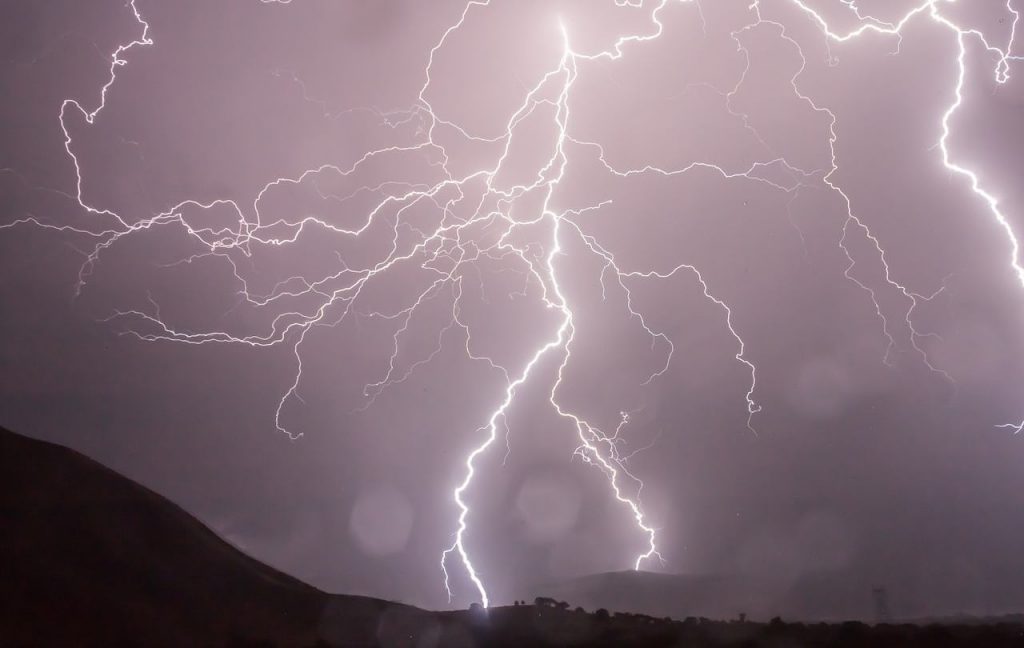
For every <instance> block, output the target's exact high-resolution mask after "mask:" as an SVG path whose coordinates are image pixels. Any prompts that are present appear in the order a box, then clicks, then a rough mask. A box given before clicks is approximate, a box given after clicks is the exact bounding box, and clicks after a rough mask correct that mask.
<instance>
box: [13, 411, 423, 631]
mask: <svg viewBox="0 0 1024 648" xmlns="http://www.w3.org/2000/svg"><path fill="white" fill-rule="evenodd" d="M385 613H386V614H387V620H388V623H389V624H390V626H393V627H392V628H391V629H390V631H391V632H402V631H404V626H406V625H407V624H412V625H414V626H420V625H423V624H424V623H428V622H429V619H428V617H429V616H430V615H429V613H427V612H423V611H420V610H417V609H416V608H412V607H409V606H404V605H400V604H395V603H389V602H386V601H380V600H377V599H371V598H364V597H357V596H333V595H328V594H326V593H324V592H321V591H320V590H317V589H315V588H313V587H311V586H309V585H307V584H305V583H303V582H301V581H299V580H297V579H295V578H292V577H290V576H287V575H285V574H283V573H281V572H279V571H277V570H275V569H273V568H271V567H268V566H267V565H264V564H262V563H260V562H259V561H257V560H254V559H252V558H250V557H249V556H247V555H245V554H244V553H242V552H241V551H239V550H238V549H236V548H235V547H233V546H231V545H230V544H228V543H227V542H225V541H224V540H222V539H221V538H220V537H219V536H217V535H216V534H215V533H214V532H213V531H211V530H210V529H209V528H207V527H206V526H204V525H203V524H202V523H200V522H199V521H198V520H196V519H195V518H194V517H192V516H191V515H189V514H188V513H186V512H185V511H184V510H183V509H181V508H180V507H178V506H177V505H175V504H174V503H172V502H170V501H169V500H167V499H166V498H164V497H161V496H160V495H157V494H156V493H154V492H153V491H151V490H149V489H147V488H145V487H143V486H141V485H139V484H136V483H135V482H132V481H130V480H128V479H126V478H125V477H122V476H120V475H118V474H117V473H115V472H114V471H112V470H110V469H108V468H106V467H104V466H102V465H100V464H98V463H96V462H95V461H93V460H91V459H89V458H87V457H85V456H83V455H81V454H79V453H77V452H75V451H73V450H70V449H68V448H64V447H61V446H58V445H55V444H52V443H46V442H43V441H36V440H32V439H28V438H26V437H23V436H19V435H17V434H15V433H13V432H10V431H8V430H5V429H3V428H0V645H2V646H9V645H60V646H65V645H74V646H80V645H97V646H100V645H102V646H112V645H124V644H126V643H129V644H135V645H144V646H154V645H164V646H191V645H224V644H225V643H227V642H229V641H237V640H239V639H245V638H253V639H255V638H259V639H260V640H262V641H269V642H273V643H276V644H280V645H288V646H301V645H310V646H312V645H314V644H315V643H316V642H317V641H321V640H324V639H327V640H329V641H330V643H335V644H344V645H372V644H374V643H376V642H377V641H378V639H379V636H380V633H381V623H380V621H381V617H382V615H384V614H385Z"/></svg>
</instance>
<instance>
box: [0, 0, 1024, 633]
mask: <svg viewBox="0 0 1024 648" xmlns="http://www.w3.org/2000/svg"><path fill="white" fill-rule="evenodd" d="M852 4H853V6H850V5H851V3H850V2H841V1H839V0H834V1H825V0H820V1H818V2H810V0H806V1H805V2H804V3H801V2H798V1H797V0H762V1H761V3H760V7H759V8H758V6H757V4H756V3H755V5H751V4H750V0H739V1H735V2H734V1H733V0H715V1H712V0H704V2H703V3H697V2H677V1H675V0H671V1H668V2H665V3H664V6H663V7H662V8H661V9H658V10H657V11H655V10H656V8H657V7H659V6H660V5H658V4H657V3H651V2H644V3H643V4H642V6H639V7H636V6H629V4H628V3H622V6H618V5H617V4H616V3H615V2H611V1H609V2H601V3H598V2H587V1H583V0H576V1H568V0H567V1H564V2H562V1H559V2H555V1H539V0H538V1H531V2H522V1H518V0H516V1H513V0H503V1H499V0H494V2H491V3H490V4H487V3H471V5H470V6H469V7H467V5H466V4H465V3H464V2H463V3H459V2H444V3H442V2H412V1H407V0H388V1H386V2H383V1H382V2H369V1H365V0H362V1H345V2H341V1H338V2H331V1H328V0H292V2H290V3H267V2H260V1H259V0H233V1H231V2H219V3H209V2H203V1H202V0H188V1H184V0H183V1H181V2H174V3H166V2H165V3H158V2H154V1H151V0H137V3H136V7H137V9H138V11H139V13H140V14H141V16H142V18H143V19H144V20H145V21H146V23H148V25H149V30H148V32H147V33H146V36H147V37H148V38H149V39H151V40H152V43H151V44H149V43H148V42H142V41H141V37H142V33H143V32H142V24H141V23H140V22H139V21H137V20H136V17H135V15H134V14H133V11H132V6H126V5H125V3H124V1H123V0H111V1H109V2H107V1H104V2H99V1H96V2H89V3H81V2H48V3H43V2H18V3H15V2H7V3H3V4H2V5H0V61H2V64H0V88H2V91H3V97H4V99H3V101H0V128H2V140H3V142H4V145H3V146H0V206H2V212H0V224H3V225H10V226H9V227H6V228H4V229H3V230H2V231H0V303H2V304H3V317H2V318H0V336H2V337H0V339H2V340H3V343H2V344H0V353H2V355H0V359H2V366H3V368H4V370H3V372H2V374H0V380H2V381H3V382H2V385H3V388H2V389H0V424H2V425H4V426H7V427H10V428H12V429H14V430H16V431H20V432H23V433H25V434H29V435H32V436H36V437H40V438H45V439H50V440H54V441H58V442H60V443H64V444H66V445H69V446H71V447H73V448H75V449H78V450H81V451H82V452H85V453H86V454H88V455H90V456H92V457H94V458H96V459H98V460H99V461H101V462H103V463H104V464H107V465H109V466H111V467H113V468H115V469H116V470H118V471H120V472H123V473H125V474H126V475H128V476H129V477H131V478H133V479H137V480H139V481H140V482H142V483H144V484H146V485H148V486H150V487H152V488H154V489H155V490H157V491H159V492H160V493H162V494H165V495H167V496H168V497H170V498H171V499H173V500H174V501H176V502H178V503H180V504H181V505H182V506H184V507H185V508H186V509H188V510H189V511H191V512H193V513H195V514H196V515H197V516H199V517H200V518H201V519H202V520H203V521H204V522H206V523H207V524H209V525H210V526H212V527H213V528H214V529H216V530H217V531H218V532H220V533H221V534H223V535H224V536H225V537H226V538H228V539H229V540H230V541H232V542H234V543H236V544H237V545H238V546H240V547H242V548H243V549H245V550H246V551H248V552H250V553H251V554H253V555H254V556H256V557H257V558H260V559H262V560H265V561H267V562H269V563H271V564H273V565H275V566H277V567H279V568H281V569H284V570H286V571H288V572H290V573H293V574H295V575H296V576H298V577H300V578H302V579H305V580H307V581H309V582H310V583H312V584H314V585H316V586H318V587H321V588H324V589H326V590H329V591H335V592H351V593H363V594H371V595H375V596H381V597H387V598H393V599H400V600H403V601H408V602H411V603H415V604H419V605H424V606H429V607H435V608H437V607H446V606H448V604H449V603H448V596H447V593H446V591H445V584H444V575H443V573H442V571H441V568H440V560H441V552H442V551H443V550H444V549H446V548H448V547H450V546H452V543H453V542H454V541H455V539H456V538H455V535H454V534H455V531H456V530H457V528H458V518H459V512H460V511H459V507H458V506H457V504H456V502H455V501H454V500H453V490H454V489H455V488H456V487H457V486H458V485H459V484H460V483H461V482H463V480H464V479H465V478H466V466H465V462H466V458H467V456H468V455H469V453H470V452H472V451H473V449H474V448H478V447H480V446H481V444H482V443H484V442H485V441H486V440H487V439H488V438H489V436H490V435H491V434H492V433H493V435H494V437H495V438H494V441H493V443H491V444H490V445H489V446H487V447H486V448H485V449H484V451H483V452H481V453H480V454H479V455H478V456H476V457H475V460H474V462H473V467H474V474H473V479H472V481H471V483H469V485H468V487H467V488H466V489H465V490H464V492H463V495H462V499H463V501H464V502H465V503H466V504H467V505H468V506H469V507H470V509H471V511H470V513H469V515H468V517H467V522H468V528H467V531H466V532H465V533H464V534H463V535H462V538H463V540H464V542H463V545H462V547H463V548H464V549H465V550H466V551H467V552H468V554H469V556H470V558H471V559H472V564H473V566H474V568H475V569H476V572H477V573H478V574H479V575H480V578H481V580H482V583H483V585H484V586H485V587H486V590H487V593H488V594H489V595H490V598H491V600H492V601H494V602H504V601H506V600H511V599H512V598H517V597H523V596H525V595H526V591H527V590H528V589H529V588H528V586H529V584H530V583H535V582H544V581H551V580H557V579H562V578H568V577H572V576H577V575H582V574H588V573H593V572H599V571H608V570H618V569H628V568H631V567H632V566H633V564H634V561H635V560H636V558H637V556H638V555H640V554H643V553H644V552H645V551H647V543H648V534H646V533H645V532H644V530H643V529H642V528H641V527H640V526H638V524H637V523H636V522H635V520H634V515H633V512H632V511H631V506H630V503H633V504H636V503H637V502H639V504H638V510H639V511H641V512H642V515H643V518H642V520H641V525H643V526H645V527H648V528H650V529H655V530H656V532H655V536H656V543H657V548H658V550H659V552H660V554H661V556H662V558H663V561H660V560H658V559H657V558H656V557H651V558H650V559H647V560H645V561H643V562H642V566H643V568H644V569H650V570H655V571H664V572H671V573H742V574H754V575H757V576H758V577H763V578H765V579H768V580H771V581H773V582H777V583H778V584H779V587H780V588H784V587H785V586H786V584H787V583H789V582H791V581H793V580H795V579H796V578H798V577H801V576H806V575H815V574H849V575H850V578H851V579H855V580H856V583H857V584H858V586H860V585H863V589H864V591H865V596H867V592H868V590H869V589H870V586H872V585H884V586H886V587H887V588H888V589H889V592H890V603H891V605H892V607H893V611H894V613H896V614H905V615H915V614H929V613H941V612H949V611H954V610H971V611H976V612H989V613H994V612H1003V611H1008V610H1018V611H1019V610H1021V609H1024V587H1022V586H1021V584H1020V578H1019V574H1020V573H1021V570H1022V569H1024V556H1021V553H1020V548H1021V547H1022V546H1024V514H1022V513H1021V511H1022V510H1024V506H1022V505H1024V435H1014V430H1013V429H1012V428H1005V427H1003V428H1000V427H996V426H998V425H1000V424H1006V423H1016V422H1018V421H1020V419H1021V418H1022V417H1024V398H1022V392H1024V287H1022V285H1021V283H1020V282H1019V281H1018V277H1017V275H1016V274H1015V269H1014V266H1013V257H1012V249H1011V240H1010V238H1009V237H1008V235H1007V232H1006V231H1005V230H1004V229H1003V228H1002V227H1001V226H1000V224H999V223H998V220H997V218H996V216H997V214H996V213H995V212H993V211H992V209H991V208H990V206H989V205H988V203H987V201H986V200H985V198H984V196H982V195H980V194H978V193H977V192H975V191H973V190H972V187H971V183H970V182H969V179H968V178H967V177H966V176H965V175H964V174H962V173H957V172H956V171H955V170H953V169H951V168H950V167H949V165H947V164H944V160H943V153H944V151H943V149H944V148H945V150H946V151H948V153H949V155H950V156H951V159H952V161H953V162H954V163H955V164H959V165H962V166H963V167H964V168H967V169H970V170H971V171H972V172H974V173H976V174H977V177H978V178H979V179H980V181H981V187H982V189H983V190H984V191H986V192H988V193H989V194H990V195H991V196H993V197H995V198H997V199H998V201H999V203H998V213H999V214H1002V215H1003V216H1004V217H1005V218H1006V219H1007V222H1008V224H1009V225H1010V226H1011V227H1012V228H1013V229H1015V230H1017V231H1021V232H1024V183H1021V182H1020V178H1021V176H1022V173H1024V121H1022V118H1021V115H1022V114H1024V113H1022V112H1021V111H1022V109H1024V86H1022V82H1021V81H1020V80H1019V79H1018V78H1017V77H1014V76H1013V72H1014V71H1015V69H1016V68H1019V67H1020V65H1021V62H1019V61H1016V60H1012V59H1008V60H1007V61H1006V67H1005V68H1002V67H1000V64H999V58H1000V54H1006V53H1010V54H1014V51H1013V50H1012V43H1011V31H1012V29H1013V28H1014V25H1015V20H1016V14H1015V11H1014V10H1015V8H1016V4H1015V3H1014V2H1011V4H1009V5H1008V4H1007V3H1006V2H1005V1H1004V0H972V1H971V2H960V3H957V4H955V5H954V4H950V3H947V2H945V1H941V0H935V2H934V3H933V4H934V6H929V3H928V2H927V0H914V1H913V2H903V1H899V2H896V1H891V0H874V1H871V2H868V1H867V0H863V1H862V2H859V3H852ZM915 7H918V8H919V9H921V11H919V12H918V13H916V14H913V15H912V17H911V18H910V19H909V20H908V21H907V22H906V24H905V25H903V27H902V30H901V36H895V35H892V34H885V33H880V32H885V31H887V30H889V28H888V27H886V26H885V25H886V24H888V23H893V22H896V21H899V20H900V19H901V18H902V17H904V16H907V15H908V14H909V13H910V12H912V11H913V10H914V9H915ZM1020 10H1021V11H1024V7H1021V8H1020ZM814 12H818V13H814ZM815 16H820V17H821V18H822V19H823V20H825V21H827V24H828V26H829V28H830V29H831V30H832V32H833V35H834V36H840V37H841V36H843V35H845V34H848V33H851V32H853V31H854V30H857V29H858V26H860V27H861V28H864V27H865V26H873V27H869V28H867V29H866V30H865V31H864V32H863V33H861V34H860V35H859V36H857V37H855V38H851V39H850V40H848V41H846V42H838V41H837V40H835V39H832V40H830V39H828V38H826V36H825V33H824V32H823V30H822V25H821V24H820V23H819V22H816V20H815V19H814V18H815ZM456 25H458V27H457V28H456V29H452V30H451V31H448V32H447V36H446V30H449V28H452V27H454V26H456ZM560 26H561V27H562V28H564V35H563V31H562V28H560ZM956 28H959V29H960V30H961V34H962V39H963V40H962V42H963V44H964V55H963V60H964V84H963V89H962V105H960V107H959V109H958V110H957V111H955V112H954V113H953V114H952V115H951V116H950V118H949V119H948V124H949V127H950V131H951V132H950V135H949V136H948V138H946V139H945V140H943V118H944V115H945V113H946V112H947V110H949V109H950V107H951V106H953V105H954V104H955V103H956V101H957V98H956V90H957V81H958V75H959V74H960V70H959V65H958V56H959V55H960V52H961V45H960V42H961V41H959V40H958V33H957V31H956ZM970 30H974V31H970ZM629 36H637V37H639V38H633V39H630V38H627V37H629ZM623 39H625V40H623ZM133 40H139V41H140V42H139V44H138V45H136V46H133V47H131V48H129V49H128V50H127V51H124V52H123V53H121V55H120V58H121V59H122V60H123V61H126V62H127V63H126V65H123V66H117V67H116V68H114V69H115V71H116V79H115V80H114V82H113V83H112V84H111V85H110V86H109V89H108V91H107V93H106V96H105V103H104V104H101V94H100V91H101V89H102V88H104V84H106V83H107V82H108V81H109V80H110V79H111V77H110V70H111V55H112V53H114V52H115V51H116V50H117V48H118V47H119V45H120V46H123V45H126V44H128V43H131V42H132V41H133ZM983 40H984V42H987V43H988V44H989V46H990V49H989V50H988V51H986V50H985V48H984V47H983V46H982V43H983ZM617 42H618V43H619V47H618V49H616V43H617ZM428 63H429V68H428ZM1007 70H1008V71H1009V78H1008V79H1006V78H1004V76H1005V73H1006V72H1007ZM428 72H429V76H428ZM545 75H547V76H545ZM1001 81H1002V82H1001ZM68 99H70V100H73V101H74V102H77V103H64V102H65V100H68ZM62 105H64V107H65V109H64V113H63V115H64V117H63V121H61V118H60V114H61V106H62ZM101 105H102V110H100V111H99V112H97V113H96V115H95V119H92V120H89V119H86V117H85V115H84V114H83V110H84V112H92V111H94V110H96V109H97V108H99V107H100V106H101ZM90 122H91V123H90ZM510 124H511V126H510ZM62 127H63V128H64V129H66V132H67V134H68V136H69V138H70V145H69V150H70V154H69V151H68V150H65V139H64V132H63V131H62ZM833 131H834V134H835V136H836V139H835V142H834V145H833V144H832V139H831V133H832V132H833ZM942 141H944V142H945V145H944V146H942V145H940V142H942ZM833 160H834V163H835V165H836V168H835V169H834V170H833ZM76 162H77V166H78V168H79V169H80V176H78V177H76ZM316 169H320V171H318V172H310V170H316ZM279 179H281V180H283V181H279V182H275V180H279ZM79 180H80V185H79V184H78V181H79ZM76 186H77V188H76ZM79 189H80V193H78V191H79ZM847 197H848V199H849V207H848V204H847V201H846V198H847ZM87 207H88V209H87ZM848 209H852V213H851V212H850V211H848ZM880 250H884V253H882V252H880ZM631 273H632V274H631ZM650 273H658V274H660V275H662V276H660V277H659V276H654V275H651V274H650ZM698 273H699V274H698ZM645 275H646V276H645ZM701 280H703V282H704V283H703V284H702V283H701ZM705 291H706V293H705ZM727 314H728V315H729V316H728V317H727ZM730 326H731V327H732V330H730ZM740 340H742V344H743V347H742V350H743V354H742V355H741V356H739V357H737V354H738V352H739V351H740V344H741V342H740ZM300 341H301V343H300ZM567 343H568V344H567ZM300 362H301V375H300V373H299V371H300V369H299V368H300ZM752 366H753V367H756V385H754V384H752V382H751V377H752V376H751V367H752ZM524 372H525V380H522V378H523V377H524ZM293 386H294V387H295V388H294V389H292V388H293ZM752 387H755V388H754V390H753V393H752V394H750V390H751V388H752ZM553 390H554V391H553ZM748 398H752V401H753V402H754V403H756V404H752V405H750V406H748V403H747V399H748ZM505 404H507V407H504V408H503V405H505ZM758 407H760V408H761V409H760V411H757V412H756V413H755V414H754V415H753V416H752V417H750V425H749V426H748V408H749V409H751V410H756V409H757V408H758ZM496 412H499V413H500V414H501V415H500V416H496V417H495V416H494V414H495V413H496ZM560 412H561V414H560ZM624 413H625V414H626V416H624ZM492 418H493V420H494V421H495V425H494V427H493V429H490V428H489V422H490V421H491V420H492ZM275 421H276V423H275ZM577 421H582V422H583V423H579V424H577ZM620 424H622V425H621V426H620ZM616 430H618V433H617V436H615V440H614V442H613V441H610V440H609V439H610V437H612V436H613V435H616ZM581 434H582V437H581V436H580V435H581ZM300 435H301V436H300ZM292 437H299V438H294V439H293V438H292ZM588 444H590V447H589V448H588V447H587V445H588ZM634 452H636V454H633V453H634ZM601 463H604V464H605V467H606V469H604V470H602V469H601V467H600V466H599V465H594V464H601ZM588 464H589V465H588ZM607 468H610V469H611V470H612V471H614V473H615V474H614V475H612V474H611V473H610V472H609V470H608V469H607ZM627 471H628V474H627ZM630 475H632V476H634V477H635V478H638V479H639V480H642V482H643V489H642V494H640V493H639V482H638V481H636V480H635V479H633V478H632V477H630ZM613 482H614V486H616V487H617V488H618V489H619V495H620V497H621V499H623V500H628V502H626V503H623V502H621V501H616V497H615V494H614V492H613V488H612V486H613ZM638 494H640V497H639V499H638ZM457 549H458V548H457ZM457 554H458V551H457V550H456V552H455V554H453V555H451V556H449V559H448V561H447V563H446V564H447V567H448V572H449V575H450V586H451V590H452V594H453V599H452V605H456V606H463V605H465V604H467V603H468V602H469V601H472V600H478V599H479V598H480V594H479V592H478V590H477V588H476V587H475V585H474V583H473V582H472V581H471V579H470V578H469V577H468V573H467V571H466V569H465V568H464V566H463V564H462V562H461V560H460V559H459V556H458V555H457Z"/></svg>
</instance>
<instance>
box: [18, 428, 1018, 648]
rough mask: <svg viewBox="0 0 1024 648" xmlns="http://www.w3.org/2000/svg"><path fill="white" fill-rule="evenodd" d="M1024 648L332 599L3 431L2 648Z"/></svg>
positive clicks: (957, 629) (976, 640)
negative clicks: (446, 609)
mask: <svg viewBox="0 0 1024 648" xmlns="http://www.w3.org/2000/svg"><path fill="white" fill-rule="evenodd" d="M23 645H24V646H36V645H38V646H129V645H135V646H224V645H230V646H275V645H276V646H327V645H342V646H409V647H410V648H411V647H416V648H431V647H435V646H459V647H463V646H465V647H467V648H468V647H470V646H509V647H512V646H517V647H518V646H566V645H575V646H621V645H634V646H692V647H695V648H697V647H705V646H723V647H724V646H735V647H737V648H738V647H754V646H764V647H771V648H790V647H793V648H796V647H804V646H806V647H812V646H873V647H885V646H921V647H925V646H927V647H935V646H937V647H942V646H983V647H992V648H999V647H1001V646H1024V625H1022V623H1021V620H1020V618H1012V619H1007V620H1005V621H1003V622H987V623H977V622H975V623H968V622H966V621H965V622H960V623H957V624H944V625H930V626H913V625H877V626H868V625H865V624H862V623H857V622H850V623H842V624H824V623H822V624H810V625H803V624H792V623H790V624H787V623H784V622H782V621H780V620H777V619H776V620H774V621H773V622H771V623H767V624H764V623H751V622H737V621H733V622H721V621H709V620H707V619H696V618H688V619H685V620H681V621H672V620H670V619H656V618H653V617H649V616H643V615H634V614H614V613H613V614H609V613H607V612H606V611H604V610H600V611H592V612H590V613H588V612H584V611H583V610H582V609H577V610H573V609H571V608H570V606H569V605H568V604H566V603H559V602H557V601H555V600H552V599H545V600H538V601H536V604H530V605H519V606H513V607H503V608H492V609H490V610H487V611H484V610H481V609H479V608H477V609H473V610H468V611H460V612H427V611H424V610H419V609H417V608H413V607H410V606H405V605H401V604H397V603H390V602H387V601H381V600H376V599H370V598H364V597H357V596H339V595H331V594H327V593H324V592H321V591H319V590H317V589H315V588H313V587H310V586H309V585H306V584H304V583H302V582H300V581H298V580H296V579H294V578H291V577H289V576H286V575H285V574H282V573H280V572H278V571H275V570H274V569H271V568H270V567H267V566H266V565H263V564H262V563H259V562H257V561H255V560H253V559H251V558H249V557H248V556H246V555H245V554H243V553H242V552H240V551H238V550H237V549H235V548H234V547H232V546H231V545H230V544H228V543H227V542H225V541H223V540H222V539H221V538H219V537H218V536H217V535H216V534H214V533H213V532H212V531H210V530H209V529H208V528H206V527H205V526H203V525H202V524H201V523H199V522H198V521H197V520H196V519H195V518H193V517H191V516H190V515H189V514H187V513H186V512H185V511H183V510H182V509H180V508H179V507H177V506H175V505H174V504H172V503H171V502H169V501H167V500H166V499H164V498H163V497H160V496H159V495H157V494H155V493H153V492H152V491H149V490H147V489H146V488H144V487H142V486H140V485H138V484H135V483H134V482H131V481H129V480H127V479H125V478H124V477H121V476H119V475H117V474H116V473H114V472H112V471H110V470H109V469H107V468H104V467H103V466H101V465H99V464H97V463H96V462H94V461H92V460H90V459H88V458H86V457H84V456H82V455H80V454H78V453H76V452H73V451H71V450H68V449H66V448H62V447H60V446H56V445H53V444H49V443H44V442H40V441H33V440H30V439H27V438H25V437H21V436H18V435H15V434H13V433H11V432H8V431H6V430H2V429H0V646H23Z"/></svg>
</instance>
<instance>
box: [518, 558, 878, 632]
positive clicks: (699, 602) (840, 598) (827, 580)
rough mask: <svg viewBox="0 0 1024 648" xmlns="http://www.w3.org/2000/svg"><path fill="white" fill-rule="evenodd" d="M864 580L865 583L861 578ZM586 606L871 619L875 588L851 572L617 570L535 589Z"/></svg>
mask: <svg viewBox="0 0 1024 648" xmlns="http://www.w3.org/2000/svg"><path fill="white" fill-rule="evenodd" d="M862 581H863V582H862ZM532 589H533V590H536V591H537V592H542V593H544V595H545V596H553V597H555V598H558V599H563V600H568V601H572V602H573V603H574V604H578V605H582V606H584V607H587V608H602V607H603V608H607V609H609V610H621V611H624V612H635V613H639V614H648V615H651V616H656V617H664V616H670V617H673V618H676V619H683V618H686V617H706V618H710V619H735V618H737V617H738V615H739V614H740V613H741V612H742V613H745V614H746V615H747V616H748V618H751V619H761V620H765V621H767V620H768V619H770V618H772V617H775V616H781V617H783V618H786V619H801V620H808V621H819V620H828V621H845V620H849V619H859V620H862V621H871V620H873V619H872V607H871V598H870V593H871V592H870V586H869V584H868V583H867V582H866V581H864V579H863V577H860V576H858V575H857V574H853V573H850V572H849V571H841V572H832V573H822V574H800V575H796V576H795V577H792V578H764V577H761V578H758V577H756V576H750V575H730V574H664V573H658V572H645V571H633V570H629V571H618V572H607V573H602V574H592V575H588V576H581V577H578V578H573V579H569V580H565V581H560V582H554V583H547V584H543V585H539V586H536V587H534V588H532Z"/></svg>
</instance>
